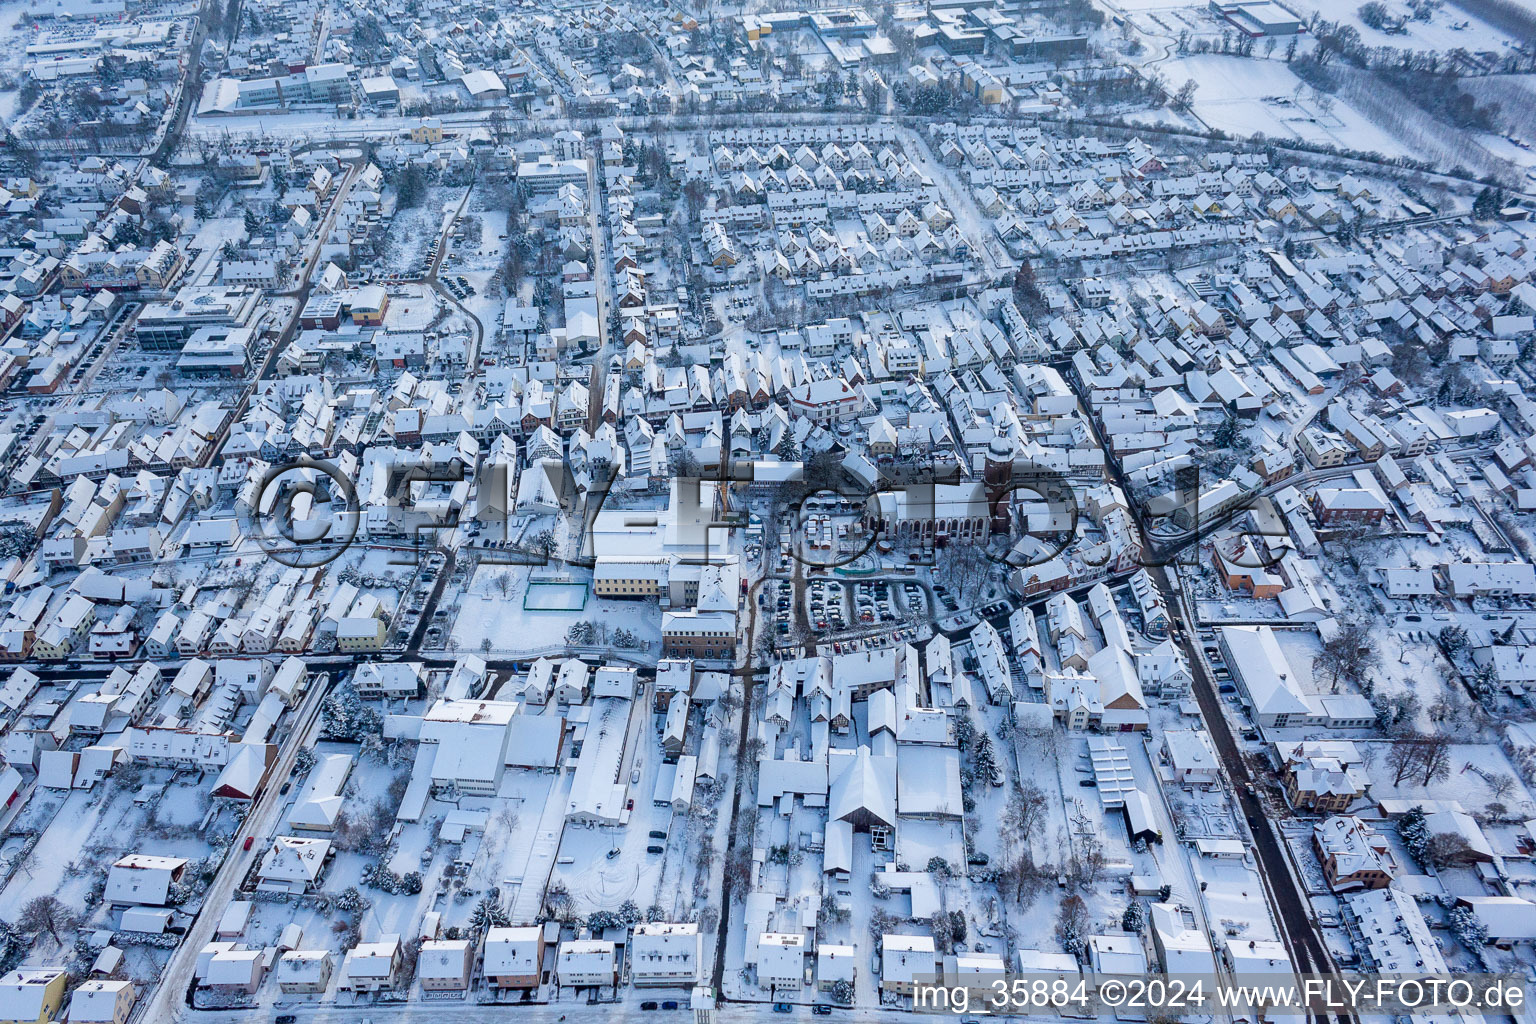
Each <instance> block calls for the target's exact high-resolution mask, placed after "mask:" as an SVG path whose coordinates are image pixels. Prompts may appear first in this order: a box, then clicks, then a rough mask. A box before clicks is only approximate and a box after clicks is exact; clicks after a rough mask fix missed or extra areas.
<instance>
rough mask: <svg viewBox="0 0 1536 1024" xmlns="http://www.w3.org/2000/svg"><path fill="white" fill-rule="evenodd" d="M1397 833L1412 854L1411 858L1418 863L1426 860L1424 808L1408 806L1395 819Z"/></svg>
mask: <svg viewBox="0 0 1536 1024" xmlns="http://www.w3.org/2000/svg"><path fill="white" fill-rule="evenodd" d="M1397 834H1398V836H1400V837H1401V838H1402V840H1403V845H1404V846H1406V847H1407V848H1408V852H1409V853H1410V854H1412V855H1413V859H1414V860H1416V861H1418V862H1419V863H1420V864H1423V863H1425V862H1426V859H1427V858H1428V855H1429V840H1430V834H1429V823H1428V822H1427V821H1425V820H1424V808H1422V807H1418V806H1415V807H1410V808H1409V809H1408V810H1407V811H1405V812H1404V813H1403V816H1402V817H1401V818H1399V819H1397Z"/></svg>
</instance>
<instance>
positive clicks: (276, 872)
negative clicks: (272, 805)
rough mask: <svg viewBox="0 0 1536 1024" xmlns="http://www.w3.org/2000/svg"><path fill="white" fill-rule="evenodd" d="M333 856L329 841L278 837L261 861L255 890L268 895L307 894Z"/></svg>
mask: <svg viewBox="0 0 1536 1024" xmlns="http://www.w3.org/2000/svg"><path fill="white" fill-rule="evenodd" d="M330 853H331V841H330V840H329V839H300V838H298V837H297V836H277V837H275V838H274V839H273V840H272V846H271V848H270V849H268V850H267V852H266V854H265V855H264V856H263V857H262V860H261V867H260V868H259V869H258V870H257V873H256V880H257V885H256V887H257V888H258V889H261V890H263V891H266V892H287V893H302V892H307V891H308V890H309V889H310V888H311V887H313V886H314V885H315V883H316V881H317V880H318V879H319V877H320V871H321V869H322V868H324V867H325V862H326V859H327V858H328V857H329V856H330Z"/></svg>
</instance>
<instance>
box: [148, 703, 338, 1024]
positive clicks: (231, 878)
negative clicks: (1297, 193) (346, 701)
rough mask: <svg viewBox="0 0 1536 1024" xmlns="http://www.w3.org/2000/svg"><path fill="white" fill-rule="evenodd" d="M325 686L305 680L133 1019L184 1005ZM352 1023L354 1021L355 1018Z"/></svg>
mask: <svg viewBox="0 0 1536 1024" xmlns="http://www.w3.org/2000/svg"><path fill="white" fill-rule="evenodd" d="M328 688H329V687H328V686H327V685H326V684H325V683H323V682H322V681H321V680H320V678H318V677H316V678H314V679H311V680H310V684H309V693H308V694H306V695H305V697H304V701H303V703H302V704H300V705H299V708H298V710H297V712H296V713H295V714H294V719H293V727H292V728H291V729H289V730H288V738H287V739H286V740H284V742H283V745H282V748H281V749H280V750H279V751H278V755H277V763H275V764H274V765H273V766H272V770H271V771H270V772H268V773H267V783H266V787H265V788H264V789H263V790H262V791H261V795H259V796H258V797H257V798H256V802H255V803H254V804H253V805H252V807H251V811H250V813H249V814H247V815H246V818H245V822H244V826H243V831H241V832H238V833H236V834H235V838H234V840H233V841H232V842H233V845H232V846H231V847H230V851H229V853H228V855H226V856H225V858H224V863H223V864H222V865H221V866H220V867H219V870H218V873H217V874H215V875H214V877H213V881H212V882H211V883H210V884H209V886H208V889H207V891H206V892H205V893H204V894H203V901H202V904H201V905H200V906H199V908H198V911H197V916H196V917H195V918H194V919H193V921H192V924H191V926H190V927H189V928H188V929H187V931H186V934H185V935H183V936H182V937H181V942H180V943H179V944H178V945H177V946H176V951H175V952H174V953H172V954H171V958H170V960H169V961H167V962H166V965H165V969H164V970H163V971H161V972H160V980H159V983H158V984H157V985H156V986H155V990H154V993H153V994H152V995H151V996H150V997H149V1001H148V1003H147V1005H145V1006H144V1007H143V1009H142V1012H141V1013H139V1015H138V1019H139V1020H141V1021H144V1022H145V1024H161V1022H163V1021H169V1020H174V1019H175V1018H177V1017H178V1016H180V1015H181V1013H182V1012H183V1011H184V1010H186V1009H187V1007H186V1003H185V997H186V993H187V990H188V988H189V987H190V986H191V984H192V972H193V968H195V967H196V966H197V954H198V953H199V951H201V950H202V948H203V947H204V946H206V945H207V944H208V943H209V942H211V941H213V938H214V929H215V928H216V927H217V926H218V923H219V918H220V917H221V916H222V915H223V913H224V909H225V908H226V907H228V906H229V902H230V900H231V899H232V898H233V897H234V895H235V892H236V890H237V889H238V888H239V885H240V882H241V880H242V879H244V878H245V876H246V873H247V872H248V871H250V869H251V866H252V865H253V864H255V862H256V859H257V858H258V857H262V856H265V854H266V852H267V845H266V842H265V840H266V839H268V838H269V837H270V836H271V834H272V832H273V830H274V828H275V821H274V817H275V815H276V812H277V809H278V808H279V807H280V806H282V803H283V795H282V791H281V785H280V780H286V779H288V778H289V777H290V775H291V774H292V772H293V762H294V759H295V758H296V757H298V754H299V751H300V750H301V749H303V748H304V747H306V746H308V745H309V737H310V734H311V733H312V732H313V731H314V728H315V723H316V722H317V721H318V720H319V716H320V706H321V704H322V703H323V702H324V699H325V692H326V690H327V689H328ZM245 836H251V837H255V838H259V839H260V840H262V841H261V842H253V843H252V844H251V848H250V849H249V850H247V849H244V845H245V844H244V837H245ZM241 1019H242V1020H246V1021H249V1020H250V1019H251V1015H250V1011H246V1012H245V1014H244V1015H243V1016H242V1017H241ZM354 1024H356V1022H355V1021H354Z"/></svg>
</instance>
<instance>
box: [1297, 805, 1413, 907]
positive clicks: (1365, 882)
mask: <svg viewBox="0 0 1536 1024" xmlns="http://www.w3.org/2000/svg"><path fill="white" fill-rule="evenodd" d="M1312 845H1313V847H1314V848H1315V849H1316V850H1317V859H1318V860H1319V861H1320V862H1321V863H1322V865H1323V875H1324V876H1325V877H1326V878H1327V879H1328V885H1329V887H1330V888H1331V889H1333V891H1334V892H1354V891H1356V890H1359V889H1383V888H1386V887H1387V886H1388V885H1390V884H1391V883H1392V879H1393V877H1394V876H1395V875H1396V874H1397V862H1396V860H1395V859H1394V858H1393V856H1392V847H1391V845H1390V844H1389V843H1388V842H1387V840H1386V837H1385V836H1383V835H1381V833H1379V832H1377V831H1376V830H1375V829H1374V828H1372V827H1371V826H1370V825H1369V824H1367V823H1366V822H1364V821H1362V820H1361V819H1360V818H1357V817H1355V816H1354V815H1349V814H1339V815H1335V816H1333V817H1331V818H1329V819H1327V820H1326V821H1321V822H1319V823H1318V824H1317V825H1315V826H1313V828H1312Z"/></svg>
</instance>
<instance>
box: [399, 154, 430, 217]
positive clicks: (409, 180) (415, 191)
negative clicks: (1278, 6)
mask: <svg viewBox="0 0 1536 1024" xmlns="http://www.w3.org/2000/svg"><path fill="white" fill-rule="evenodd" d="M398 192H399V199H398V201H397V203H396V205H397V207H398V208H399V209H402V210H409V209H410V208H411V207H413V206H419V205H420V204H421V201H422V200H423V199H425V198H426V195H427V169H426V168H425V167H423V166H421V165H420V164H407V165H406V166H405V170H403V171H401V172H400V185H399V188H398Z"/></svg>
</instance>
